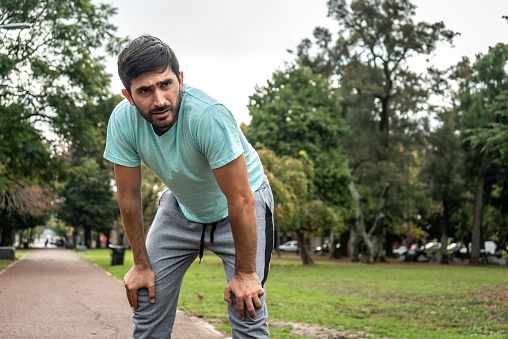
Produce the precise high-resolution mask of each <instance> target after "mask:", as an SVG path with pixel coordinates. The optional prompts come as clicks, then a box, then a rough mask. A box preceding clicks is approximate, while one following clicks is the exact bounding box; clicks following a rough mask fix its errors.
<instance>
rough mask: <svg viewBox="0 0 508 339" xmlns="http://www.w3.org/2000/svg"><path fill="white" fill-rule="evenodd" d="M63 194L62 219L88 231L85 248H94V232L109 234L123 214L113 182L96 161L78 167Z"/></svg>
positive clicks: (87, 161)
mask: <svg viewBox="0 0 508 339" xmlns="http://www.w3.org/2000/svg"><path fill="white" fill-rule="evenodd" d="M70 176H71V179H70V181H69V183H68V184H67V185H66V186H65V188H64V189H63V192H62V205H61V208H60V211H59V213H58V217H59V218H60V219H61V220H64V221H65V222H66V223H67V224H68V225H70V226H73V227H75V228H77V227H83V228H84V229H85V245H86V246H87V247H90V241H91V239H90V232H91V230H92V229H95V230H97V231H108V230H110V229H111V228H112V226H113V220H114V219H115V218H116V217H117V215H118V214H119V210H118V205H117V203H116V201H115V200H114V199H113V191H112V188H111V185H110V179H109V177H108V175H107V173H105V172H104V171H103V170H101V169H100V167H99V165H98V164H97V163H96V162H95V161H94V160H93V159H89V158H87V159H84V161H83V163H82V164H81V165H80V166H75V167H74V168H73V170H72V172H71V175H70Z"/></svg>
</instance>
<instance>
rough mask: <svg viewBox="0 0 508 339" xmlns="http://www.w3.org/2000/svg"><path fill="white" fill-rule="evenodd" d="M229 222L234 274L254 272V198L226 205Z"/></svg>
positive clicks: (255, 233)
mask: <svg viewBox="0 0 508 339" xmlns="http://www.w3.org/2000/svg"><path fill="white" fill-rule="evenodd" d="M228 209H229V220H230V222H231V230H232V232H233V238H234V240H235V248H236V272H237V273H247V274H250V273H255V272H256V265H255V263H256V249H257V221H256V209H255V200H254V196H252V198H251V199H245V200H243V201H241V202H239V203H237V204H228Z"/></svg>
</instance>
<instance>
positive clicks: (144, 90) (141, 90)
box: [138, 88, 150, 94]
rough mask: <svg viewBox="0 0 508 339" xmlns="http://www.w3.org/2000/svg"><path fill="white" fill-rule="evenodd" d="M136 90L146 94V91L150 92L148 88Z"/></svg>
mask: <svg viewBox="0 0 508 339" xmlns="http://www.w3.org/2000/svg"><path fill="white" fill-rule="evenodd" d="M138 92H139V94H148V93H150V89H149V88H141V89H140V90H139V91H138Z"/></svg>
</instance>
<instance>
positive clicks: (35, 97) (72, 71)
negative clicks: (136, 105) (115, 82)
mask: <svg viewBox="0 0 508 339" xmlns="http://www.w3.org/2000/svg"><path fill="white" fill-rule="evenodd" d="M115 13H116V9H114V8H113V7H111V6H110V5H106V4H101V5H95V4H94V3H92V1H89V0H84V1H81V0H69V1H52V0H42V1H35V0H28V1H27V0H24V1H21V0H4V1H2V2H0V24H6V23H12V22H30V23H32V24H33V26H32V28H31V29H29V30H27V29H25V30H12V31H3V30H2V32H0V34H1V35H0V79H1V80H0V191H2V192H3V194H4V195H6V194H7V195H8V194H12V192H13V191H14V190H15V189H17V188H18V187H25V186H34V185H38V184H42V185H51V183H52V182H54V181H56V180H65V179H66V162H65V161H64V159H63V158H62V156H61V155H62V154H63V153H64V152H66V151H67V150H68V149H69V148H70V147H76V146H77V145H80V146H81V147H82V148H86V147H89V146H91V145H92V144H93V142H94V140H95V134H96V127H97V125H98V122H99V120H100V118H99V117H98V116H97V115H96V114H90V113H91V112H98V110H93V109H90V108H91V107H96V106H98V105H100V103H101V102H103V101H105V100H107V99H108V98H109V97H110V94H109V90H108V86H109V84H110V77H111V76H110V74H108V73H107V72H105V65H104V58H105V55H106V53H113V52H115V51H117V50H118V47H119V46H120V44H121V43H122V42H123V41H124V40H122V39H119V38H117V37H116V36H114V33H115V30H116V28H115V27H114V26H113V25H112V24H111V23H110V18H111V16H112V15H114V14H115ZM18 212H19V211H18Z"/></svg>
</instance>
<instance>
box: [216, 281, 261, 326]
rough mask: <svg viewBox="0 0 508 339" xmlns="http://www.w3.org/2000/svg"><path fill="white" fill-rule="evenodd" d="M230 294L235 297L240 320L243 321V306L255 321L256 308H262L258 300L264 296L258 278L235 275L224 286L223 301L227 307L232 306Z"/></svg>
mask: <svg viewBox="0 0 508 339" xmlns="http://www.w3.org/2000/svg"><path fill="white" fill-rule="evenodd" d="M231 293H233V294H234V295H235V297H236V302H237V305H238V313H239V314H240V318H241V319H242V320H245V306H247V311H248V312H249V315H250V316H251V318H252V319H256V308H261V307H263V304H262V303H261V301H260V300H259V297H262V296H263V295H264V294H265V291H264V290H263V287H262V286H261V282H260V281H259V277H258V276H257V274H256V273H250V274H249V273H237V274H236V275H235V276H233V278H232V279H231V280H230V281H229V283H228V284H227V285H226V289H225V291H224V300H225V301H227V303H228V304H229V306H233V299H232V298H231Z"/></svg>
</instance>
